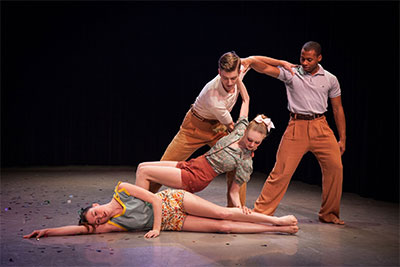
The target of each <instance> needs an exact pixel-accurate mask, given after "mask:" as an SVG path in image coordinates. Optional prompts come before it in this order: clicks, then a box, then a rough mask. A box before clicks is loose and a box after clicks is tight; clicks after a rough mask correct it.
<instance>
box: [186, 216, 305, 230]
mask: <svg viewBox="0 0 400 267" xmlns="http://www.w3.org/2000/svg"><path fill="white" fill-rule="evenodd" d="M182 230H183V231H189V232H205V233H237V234H245V233H247V234H251V233H262V232H279V233H288V234H294V233H297V231H298V230H299V228H298V226H297V225H286V226H275V225H266V224H258V223H251V222H237V221H230V220H218V219H210V218H204V217H197V216H191V215H188V216H187V217H186V220H185V223H184V225H183V228H182Z"/></svg>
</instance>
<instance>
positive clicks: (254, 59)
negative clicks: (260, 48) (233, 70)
mask: <svg viewBox="0 0 400 267" xmlns="http://www.w3.org/2000/svg"><path fill="white" fill-rule="evenodd" d="M241 62H242V65H243V67H244V69H245V70H247V69H248V68H253V69H254V70H255V71H257V72H259V73H263V74H267V75H269V76H271V77H274V78H277V77H278V76H279V72H280V71H279V69H278V68H277V67H278V66H281V67H283V68H285V69H287V70H288V71H290V72H291V73H292V75H294V73H293V70H292V68H293V67H296V65H295V64H292V63H289V62H287V61H285V60H278V59H274V58H270V57H264V56H250V57H247V58H244V59H242V60H241Z"/></svg>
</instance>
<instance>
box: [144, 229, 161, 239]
mask: <svg viewBox="0 0 400 267" xmlns="http://www.w3.org/2000/svg"><path fill="white" fill-rule="evenodd" d="M159 235H160V231H159V230H150V231H148V232H147V233H146V234H145V235H144V237H146V238H153V237H157V236H159Z"/></svg>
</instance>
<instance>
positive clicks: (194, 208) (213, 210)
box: [183, 192, 297, 225]
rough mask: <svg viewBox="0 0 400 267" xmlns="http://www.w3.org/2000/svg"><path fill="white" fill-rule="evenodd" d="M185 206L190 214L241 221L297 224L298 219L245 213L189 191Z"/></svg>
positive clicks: (184, 201) (186, 195) (185, 198)
mask: <svg viewBox="0 0 400 267" xmlns="http://www.w3.org/2000/svg"><path fill="white" fill-rule="evenodd" d="M183 206H184V208H185V211H186V212H187V213H188V214H190V215H194V216H199V217H207V218H213V219H225V220H232V221H241V222H253V223H271V224H275V225H296V224H297V219H296V217H294V216H293V215H288V216H283V217H275V216H268V215H265V214H262V213H257V212H254V211H253V212H252V213H251V214H244V213H243V212H242V210H241V209H239V208H226V207H221V206H218V205H216V204H214V203H212V202H209V201H207V200H205V199H203V198H201V197H199V196H196V195H194V194H191V193H189V192H186V193H185V197H184V200H183Z"/></svg>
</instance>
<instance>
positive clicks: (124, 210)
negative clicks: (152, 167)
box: [24, 182, 298, 238]
mask: <svg viewBox="0 0 400 267" xmlns="http://www.w3.org/2000/svg"><path fill="white" fill-rule="evenodd" d="M150 229H151V230H150ZM130 230H136V231H143V230H145V231H147V230H150V231H148V232H147V233H146V234H145V235H144V236H145V237H146V238H152V237H157V236H158V235H159V234H160V231H161V230H171V231H191V232H222V233H260V232H280V233H289V234H294V233H296V232H297V231H298V227H297V219H296V218H295V217H294V216H293V215H288V216H283V217H274V216H268V215H264V214H261V213H256V212H252V213H251V214H243V213H242V211H241V210H240V209H238V208H226V207H221V206H218V205H215V204H213V203H211V202H209V201H207V200H205V199H202V198H201V197H199V196H196V195H194V194H192V193H189V192H186V191H184V190H176V189H166V190H164V191H161V192H158V193H157V194H153V193H151V192H150V191H147V190H145V189H143V188H141V187H138V186H135V185H133V184H129V183H123V182H119V183H118V185H117V186H116V187H115V193H114V196H113V198H112V199H111V201H110V202H109V203H107V204H104V205H99V204H97V203H95V204H93V205H92V206H89V207H87V208H86V209H82V210H81V212H80V221H79V225H69V226H62V227H58V228H46V229H41V230H35V231H33V232H32V233H30V234H29V235H25V236H24V238H31V237H37V238H39V237H44V236H60V235H76V234H91V233H108V232H119V231H130Z"/></svg>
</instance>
